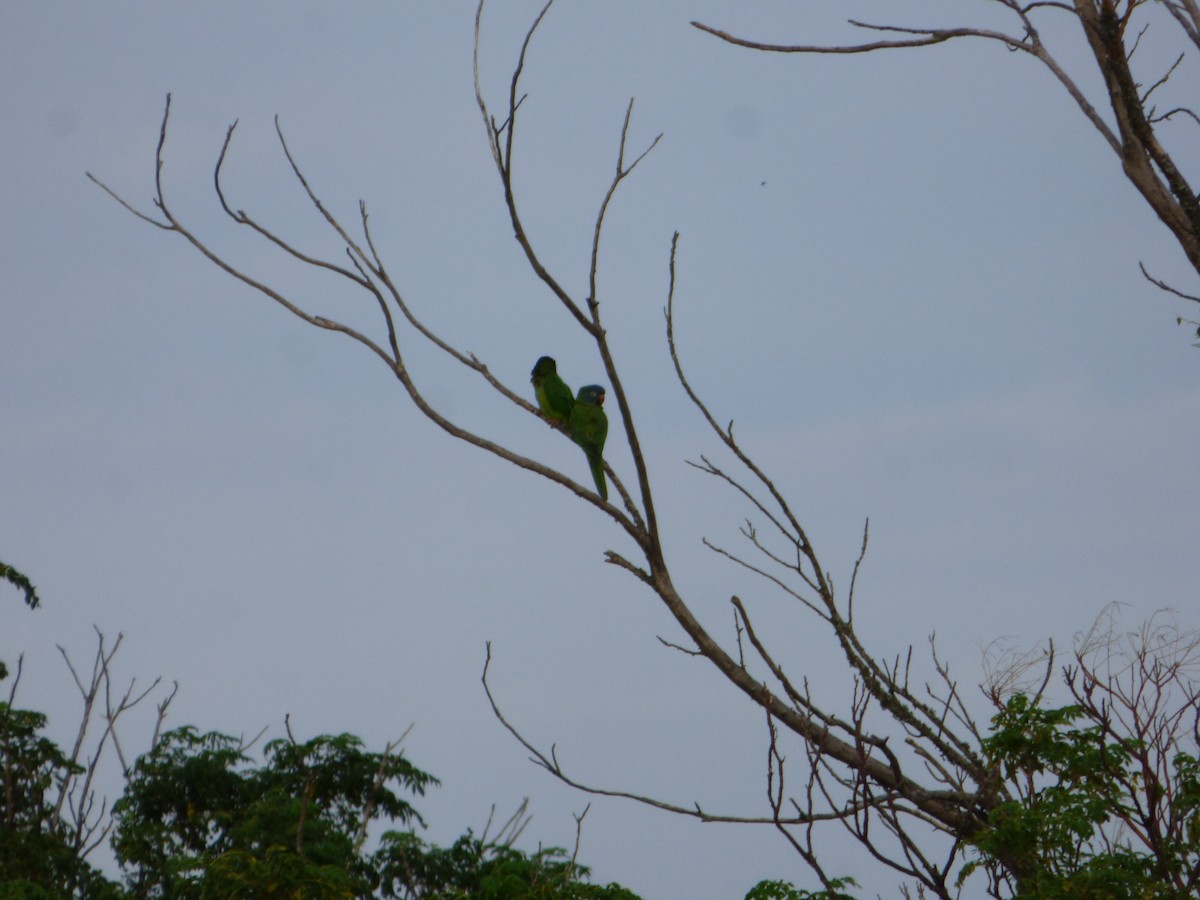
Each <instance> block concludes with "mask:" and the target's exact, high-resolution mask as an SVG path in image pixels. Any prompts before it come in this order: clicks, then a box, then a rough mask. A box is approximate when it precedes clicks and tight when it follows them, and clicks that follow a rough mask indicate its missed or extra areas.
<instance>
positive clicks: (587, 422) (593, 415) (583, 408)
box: [569, 384, 608, 500]
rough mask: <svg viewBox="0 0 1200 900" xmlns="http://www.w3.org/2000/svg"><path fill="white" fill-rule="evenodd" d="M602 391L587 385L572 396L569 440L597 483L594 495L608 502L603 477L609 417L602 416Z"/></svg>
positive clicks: (606, 486) (594, 386)
mask: <svg viewBox="0 0 1200 900" xmlns="http://www.w3.org/2000/svg"><path fill="white" fill-rule="evenodd" d="M603 406H604V388H602V387H600V385H598V384H589V385H586V386H584V387H581V388H580V389H579V393H578V394H576V395H575V405H574V407H572V409H571V415H570V420H569V426H570V429H571V438H572V439H573V440H574V441H575V443H577V444H578V445H579V446H580V447H582V448H583V453H584V455H585V456H587V461H588V467H589V468H591V470H592V479H593V480H594V481H595V482H596V493H598V494H599V495H600V496H601V497H603V498H604V499H605V500H607V499H608V483H607V481H606V480H605V478H604V441H605V440H606V439H607V438H608V416H606V415H605V414H604V409H603V408H602V407H603Z"/></svg>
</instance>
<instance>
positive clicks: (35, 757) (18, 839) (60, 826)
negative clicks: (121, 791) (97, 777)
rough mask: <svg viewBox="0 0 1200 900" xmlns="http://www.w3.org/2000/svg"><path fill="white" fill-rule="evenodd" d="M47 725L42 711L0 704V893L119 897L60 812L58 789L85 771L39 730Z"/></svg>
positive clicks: (10, 895) (11, 894)
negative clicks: (0, 877)
mask: <svg viewBox="0 0 1200 900" xmlns="http://www.w3.org/2000/svg"><path fill="white" fill-rule="evenodd" d="M45 726H46V717H45V716H44V715H42V714H41V713H38V712H32V711H30V710H23V709H13V708H12V707H11V706H9V705H8V704H7V703H0V776H2V778H3V784H2V785H0V873H3V877H4V881H3V882H2V883H0V898H3V900H7V898H10V897H11V898H18V897H20V898H26V897H28V898H39V897H60V896H64V895H67V896H69V895H71V894H73V893H78V894H79V895H80V896H87V897H96V898H103V897H108V896H115V895H114V894H113V893H112V892H111V890H110V886H107V882H105V881H104V879H103V878H101V877H100V876H99V875H98V874H97V873H96V872H95V871H94V870H93V869H92V868H91V867H90V866H89V865H88V864H87V863H86V862H85V861H84V860H83V859H82V858H81V854H80V853H79V847H80V844H81V843H82V839H83V836H81V835H79V834H77V833H76V832H75V831H74V830H73V829H72V828H71V827H70V826H69V825H68V824H66V823H65V822H63V821H62V820H61V819H60V818H59V817H58V816H57V815H56V813H55V798H56V797H57V793H58V792H57V790H56V789H57V788H59V787H60V786H61V785H62V784H63V782H64V780H65V779H66V778H67V777H68V776H69V775H71V774H73V773H75V772H78V771H80V770H79V767H78V766H76V765H74V764H73V763H72V762H71V761H70V760H69V759H68V758H67V757H66V756H65V755H64V754H63V753H62V751H61V750H59V748H58V746H57V745H56V744H55V743H54V742H53V741H51V740H49V739H47V738H45V737H43V736H41V735H40V734H39V732H40V731H41V730H42V729H43V728H45Z"/></svg>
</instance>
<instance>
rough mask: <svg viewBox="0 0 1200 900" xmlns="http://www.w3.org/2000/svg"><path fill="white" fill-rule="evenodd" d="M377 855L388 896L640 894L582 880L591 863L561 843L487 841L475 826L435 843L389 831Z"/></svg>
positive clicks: (609, 897)
mask: <svg viewBox="0 0 1200 900" xmlns="http://www.w3.org/2000/svg"><path fill="white" fill-rule="evenodd" d="M374 859H375V861H376V863H377V865H378V872H379V874H380V879H381V883H380V893H381V895H382V896H384V897H398V898H422V900H466V898H484V900H592V898H595V900H638V898H637V896H636V895H635V894H633V893H631V892H630V891H628V890H626V889H625V888H623V887H621V886H620V885H617V884H609V885H606V886H600V885H593V884H586V883H584V882H581V881H579V880H578V879H579V878H580V877H583V876H586V875H587V872H588V870H587V867H586V866H581V865H578V864H576V863H574V862H573V861H572V860H571V858H570V857H569V856H567V854H566V851H564V850H563V849H561V848H559V847H550V848H544V849H539V850H538V851H536V852H534V853H530V854H526V853H523V852H521V851H519V850H515V849H513V848H512V847H510V846H507V845H506V844H502V843H501V844H497V843H492V842H486V841H484V840H482V839H480V838H477V837H475V835H474V834H473V832H471V831H469V830H468V831H467V833H466V834H465V835H463V836H462V837H460V838H459V839H458V840H457V841H455V842H454V845H453V846H452V847H446V848H441V847H434V846H432V845H428V844H426V843H425V842H424V841H422V840H421V839H420V838H419V837H417V836H416V835H415V834H413V833H412V832H411V831H409V832H395V831H391V832H388V833H387V834H385V835H384V836H383V840H382V842H381V844H380V847H379V850H378V851H376V853H375V856H374Z"/></svg>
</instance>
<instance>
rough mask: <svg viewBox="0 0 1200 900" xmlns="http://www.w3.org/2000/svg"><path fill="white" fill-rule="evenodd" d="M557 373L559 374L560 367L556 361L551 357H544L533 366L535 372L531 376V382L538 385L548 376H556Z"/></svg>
mask: <svg viewBox="0 0 1200 900" xmlns="http://www.w3.org/2000/svg"><path fill="white" fill-rule="evenodd" d="M556 372H558V366H557V364H556V363H555V362H554V360H553V359H551V358H550V357H549V356H543V357H541V358H540V359H539V360H538V361H537V362H535V363H534V364H533V371H532V372H531V373H530V374H529V380H530V381H532V382H535V383H536V382H538V381H541V380H542V379H543V378H545V377H546V376H547V375H554V374H555V373H556Z"/></svg>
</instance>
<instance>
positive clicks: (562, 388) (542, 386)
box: [529, 356, 575, 428]
mask: <svg viewBox="0 0 1200 900" xmlns="http://www.w3.org/2000/svg"><path fill="white" fill-rule="evenodd" d="M529 383H530V384H532V385H533V393H534V396H536V397H537V403H538V408H539V409H541V411H542V415H544V416H545V417H546V418H547V419H549V420H550V421H551V422H558V423H559V424H560V425H562V426H563V427H564V428H566V427H568V426H569V425H570V422H571V409H572V408H573V407H574V406H575V398H574V397H572V396H571V389H570V388H569V387H567V385H566V382H564V381H563V380H562V379H561V378H559V377H558V366H557V364H556V363H555V362H554V360H553V359H551V358H550V357H549V356H543V357H542V358H541V359H539V360H538V361H537V362H536V363H534V366H533V372H532V373H531V374H530V378H529Z"/></svg>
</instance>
